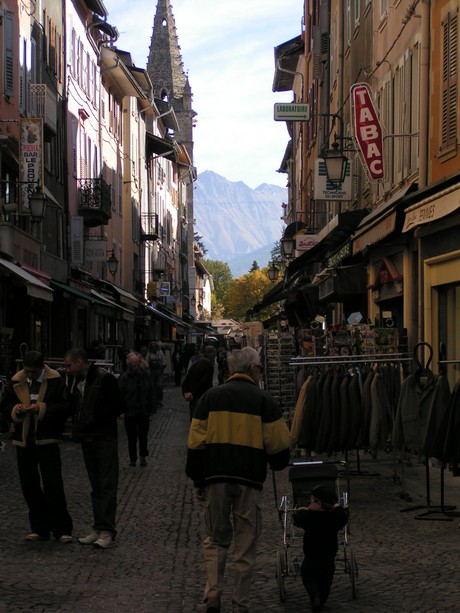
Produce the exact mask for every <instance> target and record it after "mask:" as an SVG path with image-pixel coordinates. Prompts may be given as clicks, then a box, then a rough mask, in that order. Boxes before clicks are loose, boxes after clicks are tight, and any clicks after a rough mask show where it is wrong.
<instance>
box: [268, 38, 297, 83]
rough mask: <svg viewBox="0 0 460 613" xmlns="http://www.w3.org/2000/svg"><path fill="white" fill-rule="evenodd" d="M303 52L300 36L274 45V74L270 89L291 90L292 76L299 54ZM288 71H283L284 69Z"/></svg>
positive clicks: (293, 75)
mask: <svg viewBox="0 0 460 613" xmlns="http://www.w3.org/2000/svg"><path fill="white" fill-rule="evenodd" d="M303 52H304V41H303V40H302V37H301V36H300V35H299V36H296V37H295V38H292V39H291V40H288V41H287V42H285V43H282V44H281V45H278V46H277V47H275V76H274V78H273V86H272V91H274V92H287V91H290V90H292V86H293V83H294V77H295V74H292V73H295V72H296V70H297V62H298V60H299V56H300V55H301V54H302V53H303ZM283 68H284V69H285V70H288V71H289V72H285V70H282V69H283Z"/></svg>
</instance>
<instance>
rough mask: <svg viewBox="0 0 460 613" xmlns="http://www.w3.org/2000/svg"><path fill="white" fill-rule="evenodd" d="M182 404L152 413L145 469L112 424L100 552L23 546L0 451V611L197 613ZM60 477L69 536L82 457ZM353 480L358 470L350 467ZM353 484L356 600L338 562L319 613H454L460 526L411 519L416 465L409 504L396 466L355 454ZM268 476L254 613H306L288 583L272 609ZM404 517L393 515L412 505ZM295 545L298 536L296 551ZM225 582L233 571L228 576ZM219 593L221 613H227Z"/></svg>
mask: <svg viewBox="0 0 460 613" xmlns="http://www.w3.org/2000/svg"><path fill="white" fill-rule="evenodd" d="M188 420H189V418H188V406H187V404H186V403H185V401H184V400H183V399H182V397H181V396H180V393H179V391H178V388H173V387H170V386H168V387H167V388H166V389H165V402H164V407H163V408H162V409H161V410H160V411H159V412H158V413H157V414H155V415H154V416H153V419H152V424H151V430H150V457H149V459H148V465H147V467H146V468H141V467H139V466H137V467H135V468H132V467H129V466H128V457H127V450H126V437H125V433H124V430H123V427H122V422H120V467H121V470H120V491H119V510H118V536H117V540H116V544H115V546H114V547H113V548H112V549H109V550H96V549H93V548H92V547H87V546H86V547H85V546H82V545H80V544H79V543H78V542H75V543H73V544H70V545H63V544H58V543H56V542H54V541H49V542H43V543H27V542H26V541H25V540H24V537H25V535H26V533H27V532H28V531H29V525H28V520H27V512H26V505H25V502H24V501H23V498H22V495H21V492H20V489H19V483H18V478H17V471H16V465H15V452H14V450H13V449H12V448H11V446H10V445H9V444H8V445H7V447H6V449H5V451H4V453H2V454H0V471H1V481H0V491H1V506H0V509H1V511H0V512H1V525H0V545H1V556H2V564H1V566H0V613H16V612H20V611H35V612H46V613H55V612H61V613H89V612H91V613H99V612H101V611H107V612H110V613H122V612H123V613H179V612H184V613H194V612H199V611H202V610H203V604H202V593H203V585H204V581H205V574H204V565H203V563H202V557H201V542H202V540H203V538H204V533H203V524H202V518H201V510H200V504H199V503H198V502H197V501H196V500H195V499H194V496H193V488H192V484H191V482H190V481H189V480H188V479H187V477H186V476H185V474H184V464H185V453H186V433H187V428H188ZM62 457H63V474H64V481H65V486H66V494H67V499H68V506H69V510H70V512H71V514H72V517H73V519H74V536H75V537H78V536H81V535H83V534H86V532H87V531H88V529H89V528H90V527H91V518H92V514H91V509H90V497H89V484H88V481H87V477H86V473H85V469H84V466H83V461H82V458H81V451H80V448H79V446H78V445H76V444H74V443H70V442H65V443H63V444H62ZM350 468H351V470H352V473H356V470H355V469H356V466H354V462H353V458H351V461H350ZM359 468H360V470H359V474H352V475H351V478H350V494H351V505H350V506H351V522H350V527H351V536H350V542H351V544H352V546H353V549H354V551H355V553H356V556H357V559H358V564H359V580H358V582H359V593H358V599H357V600H353V599H352V593H351V583H350V580H349V577H348V575H346V573H344V572H343V565H342V566H341V565H340V564H338V567H337V572H336V577H335V580H334V585H333V588H332V593H331V597H330V600H329V602H328V605H327V607H326V608H325V611H326V612H327V613H332V612H343V613H352V612H353V613H361V612H362V613H368V612H369V611H374V612H375V613H396V612H398V613H400V612H403V613H410V612H415V611H417V612H422V613H429V612H430V613H434V612H438V613H442V612H454V611H457V610H458V602H459V601H460V582H459V581H458V568H457V566H458V550H459V539H460V530H459V527H458V523H459V520H458V519H457V518H454V519H452V518H447V516H446V515H443V514H441V513H432V514H430V515H426V516H424V517H425V519H427V518H428V519H427V520H425V521H424V520H421V519H420V520H417V519H416V518H415V517H416V515H417V513H418V514H421V513H423V512H424V510H426V509H424V504H425V503H426V489H425V481H426V480H425V468H424V466H422V465H420V464H417V463H413V464H412V465H410V466H407V467H406V472H407V475H406V477H407V490H408V491H409V493H410V494H411V498H412V501H406V500H403V499H402V498H401V495H400V494H401V486H400V485H399V484H398V483H397V482H396V481H395V479H394V478H393V473H394V460H393V457H392V456H391V455H384V456H382V458H378V459H377V460H374V461H372V460H370V459H369V458H368V457H367V456H363V457H362V458H361V461H360V465H359ZM430 473H431V497H432V501H433V504H438V502H439V469H437V468H431V470H430ZM276 486H277V487H276V489H277V494H278V496H279V495H281V494H282V493H290V488H289V486H288V483H287V471H285V472H284V473H282V474H281V475H280V474H278V475H277V478H276ZM445 491H446V504H449V506H450V505H452V506H455V505H457V504H458V505H459V508H460V495H459V487H458V481H457V480H456V479H455V478H453V477H451V475H450V473H449V474H447V473H446V486H445ZM274 501H275V496H274V492H273V482H272V479H271V476H269V478H268V479H267V482H266V488H265V493H264V511H263V512H264V515H263V519H264V530H263V534H262V538H261V541H260V548H259V552H260V553H259V558H258V568H257V573H256V577H255V582H254V587H253V592H252V596H253V613H262V612H268V611H279V612H284V611H286V612H287V611H289V612H292V613H297V612H299V613H300V612H301V611H308V610H309V606H308V602H307V597H306V594H305V592H304V588H303V586H302V584H301V581H300V578H297V579H296V578H295V577H288V578H287V579H286V582H285V584H286V592H287V598H286V601H285V602H284V603H281V602H280V600H279V595H278V586H277V582H276V577H275V569H276V552H277V550H278V549H279V548H280V547H281V546H282V531H281V527H280V524H279V521H278V514H277V511H276V509H275V502H274ZM418 506H420V507H421V508H418V509H412V510H408V511H407V512H401V510H407V509H411V508H412V507H418ZM297 545H299V546H300V539H299V541H298V542H296V543H295V546H297ZM228 571H229V572H228V576H229V577H230V576H231V575H230V571H231V568H229V569H228ZM230 603H231V587H230V582H229V584H228V585H227V588H226V592H225V596H224V601H223V609H222V610H223V613H230V611H231V604H230Z"/></svg>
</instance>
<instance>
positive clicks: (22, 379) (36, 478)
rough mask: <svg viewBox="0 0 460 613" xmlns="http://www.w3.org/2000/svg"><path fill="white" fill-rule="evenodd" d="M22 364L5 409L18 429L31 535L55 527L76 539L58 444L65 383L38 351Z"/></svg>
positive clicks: (44, 534) (61, 537)
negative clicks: (73, 533)
mask: <svg viewBox="0 0 460 613" xmlns="http://www.w3.org/2000/svg"><path fill="white" fill-rule="evenodd" d="M23 365H24V368H23V369H22V370H20V371H19V372H17V373H16V374H15V375H14V376H13V378H12V380H11V382H10V383H9V385H8V386H7V387H6V389H5V392H4V394H3V396H2V402H1V411H2V415H3V417H4V418H5V420H7V421H8V422H10V423H11V424H12V426H13V428H14V433H13V445H14V446H15V447H16V452H17V463H18V472H19V480H20V482H21V488H22V493H23V494H24V498H25V500H26V502H27V505H28V507H29V520H30V527H31V532H30V534H28V535H27V536H26V539H27V540H28V541H44V540H48V539H49V537H50V533H51V532H52V533H53V535H54V537H55V538H56V540H58V541H60V542H61V543H71V542H72V540H73V539H72V536H71V535H72V519H71V517H70V515H69V512H68V510H67V503H66V499H65V494H64V485H63V482H62V475H61V455H60V451H59V445H58V441H59V440H60V439H62V432H63V429H64V424H65V422H66V419H67V417H68V410H69V405H68V399H67V391H66V387H65V384H64V381H63V380H62V377H61V375H60V374H59V373H58V372H57V371H55V370H52V369H51V368H49V367H48V366H46V365H45V364H44V361H43V356H42V354H41V353H39V352H38V351H28V352H26V354H25V355H24V360H23ZM40 476H41V483H40Z"/></svg>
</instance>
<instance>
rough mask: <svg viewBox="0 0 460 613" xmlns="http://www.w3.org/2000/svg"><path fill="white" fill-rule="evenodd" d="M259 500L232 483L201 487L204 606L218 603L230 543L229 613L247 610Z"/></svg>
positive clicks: (257, 495) (258, 528)
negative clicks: (232, 564) (232, 554)
mask: <svg viewBox="0 0 460 613" xmlns="http://www.w3.org/2000/svg"><path fill="white" fill-rule="evenodd" d="M261 498H262V491H261V490H257V489H255V488H253V487H248V486H246V485H239V484H236V483H213V484H211V485H209V486H207V487H206V488H205V523H206V529H207V533H208V537H207V538H206V539H205V541H204V543H203V551H204V559H205V563H206V570H207V576H208V579H207V582H206V587H205V591H204V598H205V601H207V602H208V604H217V605H218V604H219V603H220V599H221V595H222V589H223V586H224V575H225V564H226V561H227V554H228V550H229V547H230V544H231V542H232V540H234V549H235V574H234V582H233V595H232V606H233V611H234V613H236V612H238V613H240V612H241V613H242V612H245V611H249V591H250V589H251V582H252V577H253V575H254V571H255V564H256V555H257V538H258V537H259V535H260V532H261V529H262V521H261V519H262V516H261V506H260V503H261Z"/></svg>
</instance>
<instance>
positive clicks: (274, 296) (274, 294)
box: [251, 281, 289, 313]
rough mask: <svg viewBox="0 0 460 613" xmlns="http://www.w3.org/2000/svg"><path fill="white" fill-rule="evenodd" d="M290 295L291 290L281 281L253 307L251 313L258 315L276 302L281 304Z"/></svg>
mask: <svg viewBox="0 0 460 613" xmlns="http://www.w3.org/2000/svg"><path fill="white" fill-rule="evenodd" d="M288 293H289V289H288V288H286V286H285V283H284V281H280V282H279V283H277V284H276V285H275V286H274V287H272V288H271V289H270V290H269V291H268V292H267V293H266V294H265V296H264V297H263V298H262V300H261V301H260V302H258V303H257V304H255V305H254V306H253V307H252V309H251V311H253V312H254V313H258V312H259V311H261V310H262V309H265V307H268V306H270V305H271V304H274V303H275V302H281V300H284V299H285V298H286V296H287V295H288Z"/></svg>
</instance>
